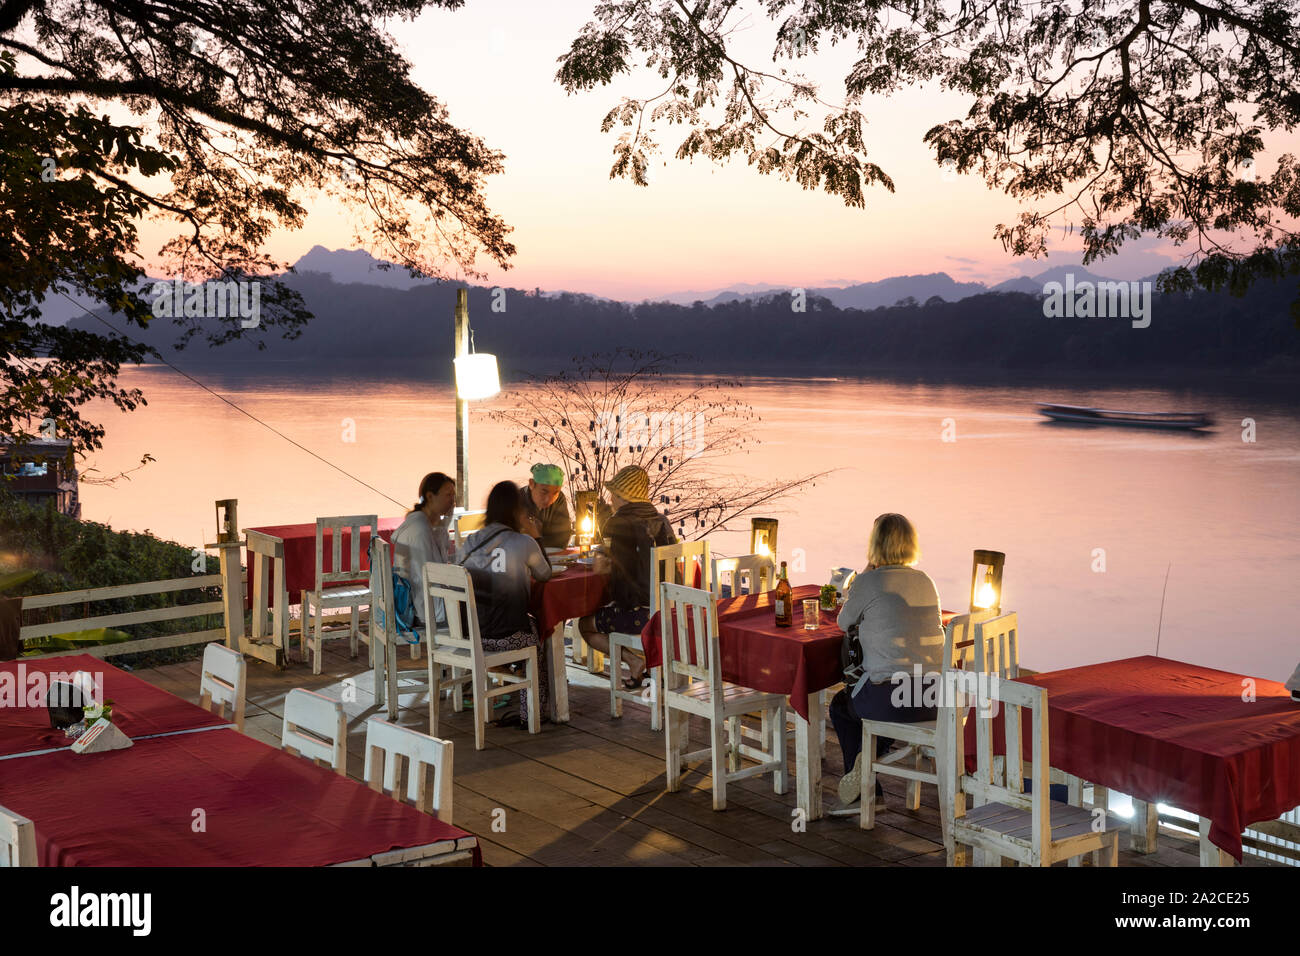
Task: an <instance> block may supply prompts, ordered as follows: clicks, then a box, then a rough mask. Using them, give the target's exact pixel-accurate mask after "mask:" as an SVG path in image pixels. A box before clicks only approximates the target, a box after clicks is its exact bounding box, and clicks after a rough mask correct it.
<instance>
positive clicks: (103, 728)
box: [72, 717, 135, 754]
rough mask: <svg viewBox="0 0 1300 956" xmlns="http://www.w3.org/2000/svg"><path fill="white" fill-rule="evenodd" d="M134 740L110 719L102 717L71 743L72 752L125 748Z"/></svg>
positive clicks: (89, 752) (86, 752)
mask: <svg viewBox="0 0 1300 956" xmlns="http://www.w3.org/2000/svg"><path fill="white" fill-rule="evenodd" d="M134 746H135V742H134V741H133V740H132V739H131V738H130V737H128V736H127V735H126V734H124V733H122V731H120V730H119V729H118V728H117V726H116V725H115V724H114V723H113V722H112V721H110V720H105V719H104V718H103V717H101V718H99V720H97V721H95V722H94V723H92V724H91V725H90V726H89V727H87V728H86V732H85V733H84V734H82V735H81V736H80V737H78V738H77V742H76V743H74V744H73V745H72V751H73V753H79V754H97V753H104V752H105V751H109V750H125V749H126V748H127V747H134Z"/></svg>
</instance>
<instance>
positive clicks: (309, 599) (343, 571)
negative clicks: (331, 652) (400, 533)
mask: <svg viewBox="0 0 1300 956" xmlns="http://www.w3.org/2000/svg"><path fill="white" fill-rule="evenodd" d="M363 528H364V529H366V531H367V533H368V534H370V535H376V536H377V535H378V534H379V518H378V517H376V516H375V515H348V516H345V517H337V518H317V519H316V587H315V588H313V589H312V590H310V591H309V590H306V589H304V590H303V592H302V637H301V639H300V641H299V643H300V646H301V647H302V653H303V655H304V657H305V655H306V653H307V648H308V647H310V648H311V651H312V663H311V672H312V673H313V674H319V673H320V671H321V656H322V654H321V652H322V649H323V640H324V638H323V637H322V635H321V625H322V623H323V622H322V618H323V617H324V615H325V611H326V610H333V609H337V608H344V607H345V608H349V609H351V611H352V626H351V629H350V630H349V632H348V638H349V640H351V642H352V656H353V657H356V656H357V640H358V638H359V637H360V634H361V628H360V626H359V624H360V615H361V608H362V606H363V605H365V606H368V605H369V604H370V600H371V592H370V583H369V581H367V580H365V579H366V578H367V576H368V575H367V573H366V572H365V571H363V570H361V532H362V529H363ZM345 530H346V531H348V533H349V536H350V541H349V547H348V558H349V560H348V561H346V562H345V561H344V560H343V553H344V552H343V532H344V531H345ZM326 531H329V532H330V557H331V559H332V560H331V563H330V570H329V571H326V570H325V565H324V556H325V532H326ZM358 582H361V583H358ZM309 626H310V628H311V636H310V637H308V636H307V630H308V627H309Z"/></svg>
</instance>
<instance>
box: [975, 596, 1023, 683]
mask: <svg viewBox="0 0 1300 956" xmlns="http://www.w3.org/2000/svg"><path fill="white" fill-rule="evenodd" d="M974 641H975V668H976V670H978V671H980V672H981V673H984V674H997V675H998V677H999V678H1001V679H1002V680H1016V679H1017V678H1018V677H1019V676H1020V640H1019V626H1018V622H1017V620H1016V614H1015V612H1014V611H1012V612H1008V613H1006V614H1002V615H999V616H998V617H990V618H988V619H986V620H982V621H979V622H978V623H977V624H976V625H975V637H974Z"/></svg>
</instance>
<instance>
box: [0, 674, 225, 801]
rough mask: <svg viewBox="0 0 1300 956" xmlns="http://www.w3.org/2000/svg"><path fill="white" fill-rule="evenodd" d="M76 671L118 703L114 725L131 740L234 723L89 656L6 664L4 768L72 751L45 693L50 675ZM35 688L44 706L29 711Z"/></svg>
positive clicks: (0, 714)
mask: <svg viewBox="0 0 1300 956" xmlns="http://www.w3.org/2000/svg"><path fill="white" fill-rule="evenodd" d="M74 671H87V672H89V673H90V674H92V675H94V676H95V677H96V678H97V679H98V680H101V681H102V685H101V686H102V690H103V695H104V699H106V700H111V701H113V722H114V723H115V724H117V726H118V728H119V729H120V730H121V731H122V732H123V733H124V734H126V735H127V736H128V737H131V738H132V739H135V738H138V737H144V736H149V735H154V734H170V733H176V732H177V731H182V730H193V729H195V728H198V727H214V726H220V725H222V724H227V723H229V721H228V720H224V719H222V718H220V717H218V716H216V715H215V714H213V713H211V712H209V711H206V710H204V709H203V708H202V707H197V706H195V705H194V704H191V703H189V702H187V701H184V700H181V699H180V698H179V697H176V696H175V695H173V694H169V693H167V692H166V691H165V690H161V689H160V688H157V687H155V686H154V685H153V684H150V683H149V682H148V681H144V680H141V679H140V678H138V677H136V676H134V675H133V674H128V673H127V672H126V671H124V670H120V669H119V668H116V667H114V666H113V665H112V664H108V663H105V662H104V661H102V660H100V659H98V658H96V657H91V656H90V655H89V654H75V655H69V656H68V657H47V658H44V659H38V660H32V659H25V660H17V661H6V662H4V663H3V664H0V762H10V763H14V764H17V763H25V762H26V761H27V760H28V759H34V758H27V757H23V758H21V759H16V760H13V761H3V758H4V757H5V756H7V755H11V754H22V753H27V752H29V751H33V750H48V749H50V748H62V747H70V746H71V745H72V741H71V740H69V739H68V738H67V737H66V736H64V733H63V731H61V730H54V729H53V728H52V727H50V715H49V712H48V711H47V710H46V709H45V692H46V691H47V690H48V689H49V682H50V680H51V678H50V677H49V676H46V675H51V674H63V675H65V678H64V679H66V675H70V674H72V673H73V672H74ZM33 687H35V688H38V689H39V695H40V703H39V705H38V706H36V707H29V706H27V704H28V703H29V701H28V699H27V698H28V691H29V689H31V688H33ZM9 688H12V690H13V692H14V696H12V697H10V696H9V695H8V693H7V691H8V689H9ZM3 803H4V799H3V793H0V804H3Z"/></svg>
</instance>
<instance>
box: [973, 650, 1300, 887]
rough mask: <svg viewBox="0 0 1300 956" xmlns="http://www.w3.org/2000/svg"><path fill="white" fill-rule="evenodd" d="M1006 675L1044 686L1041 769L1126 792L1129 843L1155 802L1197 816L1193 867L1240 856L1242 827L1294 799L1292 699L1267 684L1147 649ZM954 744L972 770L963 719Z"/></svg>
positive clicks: (1151, 828) (1296, 750) (1142, 836)
mask: <svg viewBox="0 0 1300 956" xmlns="http://www.w3.org/2000/svg"><path fill="white" fill-rule="evenodd" d="M1018 680H1019V681H1020V682H1022V683H1026V684H1032V685H1034V686H1036V687H1042V688H1045V689H1046V690H1047V706H1048V748H1049V750H1050V758H1049V760H1050V764H1051V766H1052V767H1053V768H1055V769H1056V770H1059V771H1061V772H1063V773H1065V774H1066V775H1068V776H1069V777H1072V778H1075V779H1076V780H1080V781H1088V782H1091V783H1092V784H1093V785H1094V786H1097V787H1104V788H1106V789H1107V790H1111V789H1113V790H1117V791H1119V792H1121V793H1125V794H1128V795H1129V796H1131V797H1132V798H1133V801H1134V811H1135V812H1134V818H1133V823H1132V827H1133V834H1134V848H1135V849H1137V850H1138V851H1139V852H1151V851H1152V850H1154V844H1155V838H1156V830H1157V824H1158V813H1157V804H1160V803H1163V804H1166V805H1168V806H1172V807H1177V808H1178V809H1180V810H1184V811H1187V812H1189V813H1193V814H1195V815H1196V816H1197V817H1198V818H1199V828H1200V839H1201V862H1202V864H1203V865H1225V864H1228V863H1229V862H1230V860H1236V861H1237V862H1240V861H1241V859H1242V852H1243V849H1242V831H1243V830H1245V829H1246V828H1247V827H1248V826H1249V825H1250V824H1252V823H1257V822H1260V821H1271V820H1276V819H1278V817H1280V816H1281V815H1282V814H1284V813H1287V812H1288V811H1290V810H1292V809H1294V808H1295V807H1297V806H1300V704H1298V703H1297V702H1296V701H1295V700H1293V699H1292V698H1291V694H1290V691H1288V690H1287V689H1286V687H1285V686H1283V684H1281V683H1280V682H1278V681H1274V680H1268V679H1265V678H1262V677H1251V676H1248V675H1245V674H1237V673H1233V672H1231V671H1223V670H1216V669H1214V668H1210V667H1203V666H1201V665H1199V664H1191V663H1188V662H1186V661H1178V660H1172V659H1169V658H1165V657H1155V656H1152V655H1144V656H1140V657H1130V658H1124V659H1122V660H1113V661H1101V662H1098V663H1094V664H1086V665H1083V666H1080V667H1071V668H1066V669H1063V670H1056V671H1045V672H1041V673H1036V674H1030V675H1023V676H1021V677H1019V678H1018ZM998 717H999V718H1000V715H998ZM997 719H998V718H995V727H994V740H995V741H998V742H999V744H1000V743H1001V741H1002V740H1003V735H1002V734H1001V733H1000V732H999V730H998V728H997V726H996V720H997ZM1029 730H1030V728H1029V727H1028V726H1026V727H1025V740H1024V747H1025V751H1024V752H1025V759H1026V760H1028V759H1029V758H1030V755H1031V753H1032V748H1031V746H1030V741H1029V737H1028V733H1029ZM963 742H964V744H965V754H966V757H965V763H966V768H967V770H968V771H972V770H973V769H974V721H971V720H968V721H967V722H966V732H965V735H964V741H963ZM1001 752H1005V746H1002V747H1001Z"/></svg>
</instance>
